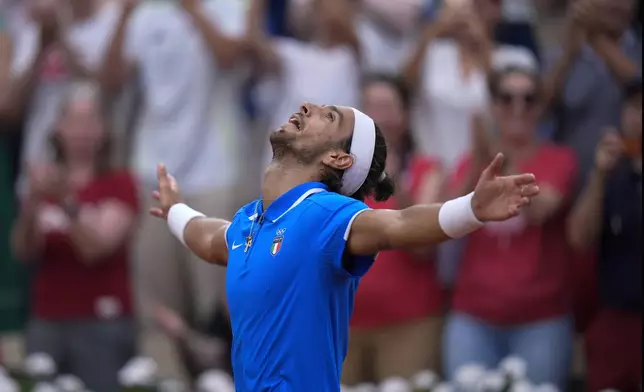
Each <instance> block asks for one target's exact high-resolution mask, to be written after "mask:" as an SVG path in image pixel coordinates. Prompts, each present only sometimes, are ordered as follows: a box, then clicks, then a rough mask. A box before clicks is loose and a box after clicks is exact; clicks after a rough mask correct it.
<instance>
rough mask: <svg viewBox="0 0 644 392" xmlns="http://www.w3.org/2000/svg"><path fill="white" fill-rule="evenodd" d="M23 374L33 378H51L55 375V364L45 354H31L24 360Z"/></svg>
mask: <svg viewBox="0 0 644 392" xmlns="http://www.w3.org/2000/svg"><path fill="white" fill-rule="evenodd" d="M24 366H25V372H27V374H29V375H30V376H31V377H33V378H47V377H52V376H53V375H54V374H55V373H56V363H55V362H54V360H53V358H52V357H50V356H49V355H48V354H45V353H33V354H31V355H29V356H28V357H27V359H25V364H24Z"/></svg>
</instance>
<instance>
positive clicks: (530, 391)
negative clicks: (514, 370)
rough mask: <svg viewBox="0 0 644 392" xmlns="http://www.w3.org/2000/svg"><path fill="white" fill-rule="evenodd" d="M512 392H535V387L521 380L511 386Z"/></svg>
mask: <svg viewBox="0 0 644 392" xmlns="http://www.w3.org/2000/svg"><path fill="white" fill-rule="evenodd" d="M510 392H534V385H532V384H531V383H530V382H529V381H526V380H519V381H516V382H514V383H513V384H512V385H511V386H510Z"/></svg>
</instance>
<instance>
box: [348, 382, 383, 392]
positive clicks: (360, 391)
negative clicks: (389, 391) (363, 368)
mask: <svg viewBox="0 0 644 392" xmlns="http://www.w3.org/2000/svg"><path fill="white" fill-rule="evenodd" d="M377 390H378V388H377V387H376V385H375V384H372V383H370V382H363V383H360V384H358V385H356V386H354V387H353V392H376V391H377Z"/></svg>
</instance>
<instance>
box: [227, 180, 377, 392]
mask: <svg viewBox="0 0 644 392" xmlns="http://www.w3.org/2000/svg"><path fill="white" fill-rule="evenodd" d="M367 209H368V207H367V205H366V204H364V203H362V202H360V201H357V200H354V199H351V198H348V197H345V196H342V195H339V194H337V193H333V192H329V191H328V190H327V188H326V186H325V185H324V184H322V183H317V182H311V183H305V184H302V185H299V186H297V187H295V188H293V189H291V190H290V191H288V192H287V193H285V194H284V195H282V196H281V197H279V198H278V199H277V200H275V201H274V202H273V203H272V204H271V205H270V206H268V208H267V209H266V211H264V210H263V206H262V203H261V200H256V201H254V202H251V203H250V204H248V205H246V206H244V207H243V208H242V209H240V210H239V211H238V212H237V214H236V215H235V217H234V218H233V221H232V223H231V225H230V226H229V228H228V231H227V232H226V241H227V244H228V252H229V254H228V269H227V274H226V292H227V296H228V309H229V312H230V319H231V324H232V331H233V349H232V365H233V373H234V377H235V388H236V391H237V392H263V391H288V392H304V391H307V392H318V391H319V392H327V391H334V392H337V391H339V390H340V376H341V371H342V363H343V361H344V358H345V356H346V353H347V343H348V332H349V319H350V317H351V313H352V311H353V299H354V295H355V292H356V290H357V288H358V284H359V282H360V278H361V277H362V276H363V275H364V274H365V273H366V272H367V271H368V270H369V267H371V265H372V263H373V260H374V258H373V257H352V256H349V255H348V254H347V253H346V252H345V249H346V240H347V238H348V234H349V229H350V227H351V223H352V222H353V219H354V217H356V216H357V215H358V214H359V213H360V212H362V211H365V210H367ZM251 230H252V237H253V242H252V246H251V247H249V248H248V250H246V246H245V241H246V237H247V236H249V235H251V234H250V233H251Z"/></svg>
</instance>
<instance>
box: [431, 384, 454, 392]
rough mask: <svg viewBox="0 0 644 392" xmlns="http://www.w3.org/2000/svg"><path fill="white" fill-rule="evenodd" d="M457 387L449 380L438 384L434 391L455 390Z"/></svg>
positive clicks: (447, 391) (451, 391)
mask: <svg viewBox="0 0 644 392" xmlns="http://www.w3.org/2000/svg"><path fill="white" fill-rule="evenodd" d="M455 390H456V388H454V386H453V385H452V384H450V383H447V382H442V383H440V384H438V385H436V388H434V391H433V392H454V391H455Z"/></svg>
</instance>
